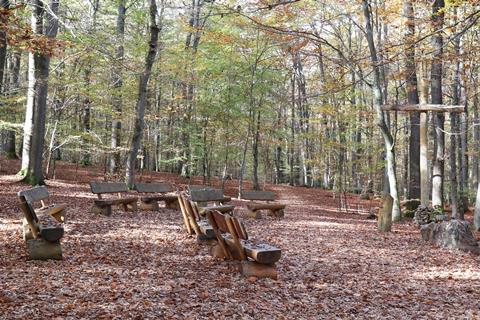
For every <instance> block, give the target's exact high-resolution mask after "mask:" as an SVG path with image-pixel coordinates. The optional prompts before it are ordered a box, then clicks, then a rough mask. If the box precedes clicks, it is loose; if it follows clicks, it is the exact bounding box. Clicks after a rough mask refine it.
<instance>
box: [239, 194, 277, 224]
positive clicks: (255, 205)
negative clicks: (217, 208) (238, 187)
mask: <svg viewBox="0 0 480 320" xmlns="http://www.w3.org/2000/svg"><path fill="white" fill-rule="evenodd" d="M241 198H242V199H244V200H250V203H248V204H247V209H248V213H247V216H249V217H251V218H255V219H260V218H261V217H262V216H261V214H260V211H261V210H267V212H268V214H269V215H271V216H274V217H277V218H283V217H284V215H285V213H284V209H285V207H286V205H285V204H282V203H272V202H270V201H275V193H274V192H271V191H243V192H242V197H241ZM256 201H265V202H256Z"/></svg>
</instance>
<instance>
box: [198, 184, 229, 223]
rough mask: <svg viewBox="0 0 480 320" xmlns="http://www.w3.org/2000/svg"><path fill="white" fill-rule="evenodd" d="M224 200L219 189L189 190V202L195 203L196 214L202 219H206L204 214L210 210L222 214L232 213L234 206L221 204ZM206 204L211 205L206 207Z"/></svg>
mask: <svg viewBox="0 0 480 320" xmlns="http://www.w3.org/2000/svg"><path fill="white" fill-rule="evenodd" d="M224 199H225V196H224V195H223V192H222V190H220V189H198V190H190V200H191V201H193V202H195V204H196V208H197V210H198V214H199V215H200V216H203V217H206V213H207V212H208V211H211V210H217V211H220V212H223V213H229V212H233V210H234V209H235V206H232V205H225V204H223V201H224ZM208 203H213V205H208ZM200 204H203V205H200Z"/></svg>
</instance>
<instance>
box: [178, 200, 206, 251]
mask: <svg viewBox="0 0 480 320" xmlns="http://www.w3.org/2000/svg"><path fill="white" fill-rule="evenodd" d="M178 202H179V204H180V211H181V212H182V216H183V221H184V223H185V228H186V229H187V232H188V234H195V235H196V236H197V240H198V241H199V242H202V241H205V240H211V239H215V234H214V233H213V229H212V227H211V226H210V224H209V223H208V221H207V220H206V219H204V218H202V217H201V216H200V215H199V214H198V212H197V211H196V210H195V209H194V204H193V203H192V202H191V201H190V200H189V199H188V197H187V195H186V194H185V193H184V192H179V193H178Z"/></svg>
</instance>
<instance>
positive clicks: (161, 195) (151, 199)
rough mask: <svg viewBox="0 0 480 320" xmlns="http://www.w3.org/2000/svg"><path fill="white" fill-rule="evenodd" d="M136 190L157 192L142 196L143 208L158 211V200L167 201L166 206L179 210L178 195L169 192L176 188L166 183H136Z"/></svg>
mask: <svg viewBox="0 0 480 320" xmlns="http://www.w3.org/2000/svg"><path fill="white" fill-rule="evenodd" d="M135 190H137V192H138V193H149V194H152V193H155V195H148V196H143V197H140V208H141V209H143V210H152V211H158V210H159V206H158V201H164V202H165V208H168V209H174V210H178V209H179V206H178V196H177V195H176V194H167V193H170V192H175V191H176V190H175V189H174V188H173V187H172V186H171V185H169V184H166V183H136V184H135Z"/></svg>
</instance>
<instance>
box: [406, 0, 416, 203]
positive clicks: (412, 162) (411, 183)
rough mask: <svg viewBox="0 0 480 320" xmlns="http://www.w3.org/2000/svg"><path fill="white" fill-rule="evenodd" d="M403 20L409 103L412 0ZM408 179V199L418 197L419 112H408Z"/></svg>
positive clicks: (411, 95)
mask: <svg viewBox="0 0 480 320" xmlns="http://www.w3.org/2000/svg"><path fill="white" fill-rule="evenodd" d="M403 14H404V16H405V18H406V21H405V27H406V32H405V36H404V39H405V72H406V79H405V80H406V87H407V101H408V103H409V104H418V103H419V100H420V99H419V95H418V88H417V72H416V64H415V13H414V9H413V3H412V0H405V1H404V3H403ZM408 151H409V167H408V168H409V172H408V175H409V179H408V195H407V198H408V199H419V198H420V113H418V112H412V113H410V137H409V148H408Z"/></svg>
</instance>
